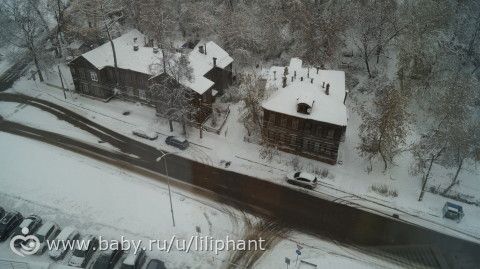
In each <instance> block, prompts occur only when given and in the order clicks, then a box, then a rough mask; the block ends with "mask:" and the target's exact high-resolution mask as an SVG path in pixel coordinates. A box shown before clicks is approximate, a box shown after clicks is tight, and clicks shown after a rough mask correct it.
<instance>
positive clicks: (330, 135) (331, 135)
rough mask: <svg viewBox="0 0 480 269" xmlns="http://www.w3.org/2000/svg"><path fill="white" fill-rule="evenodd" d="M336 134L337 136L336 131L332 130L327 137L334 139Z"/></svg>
mask: <svg viewBox="0 0 480 269" xmlns="http://www.w3.org/2000/svg"><path fill="white" fill-rule="evenodd" d="M334 134H335V130H333V129H330V130H328V133H327V137H328V138H330V139H332V138H333V135H334Z"/></svg>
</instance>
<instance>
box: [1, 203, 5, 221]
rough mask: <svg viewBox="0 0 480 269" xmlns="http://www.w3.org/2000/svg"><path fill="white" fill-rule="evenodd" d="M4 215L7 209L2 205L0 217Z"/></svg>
mask: <svg viewBox="0 0 480 269" xmlns="http://www.w3.org/2000/svg"><path fill="white" fill-rule="evenodd" d="M4 215H5V209H3V207H1V206H0V219H2V218H3V216H4Z"/></svg>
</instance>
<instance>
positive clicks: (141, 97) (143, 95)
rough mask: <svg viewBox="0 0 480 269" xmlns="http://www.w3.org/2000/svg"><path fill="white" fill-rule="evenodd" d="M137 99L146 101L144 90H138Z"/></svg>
mask: <svg viewBox="0 0 480 269" xmlns="http://www.w3.org/2000/svg"><path fill="white" fill-rule="evenodd" d="M138 98H140V99H142V100H147V94H146V92H145V90H138Z"/></svg>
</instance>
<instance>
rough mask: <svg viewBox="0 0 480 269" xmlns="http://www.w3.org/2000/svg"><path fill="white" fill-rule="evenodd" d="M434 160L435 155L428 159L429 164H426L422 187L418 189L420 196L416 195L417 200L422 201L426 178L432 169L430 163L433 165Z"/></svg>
mask: <svg viewBox="0 0 480 269" xmlns="http://www.w3.org/2000/svg"><path fill="white" fill-rule="evenodd" d="M434 160H435V157H434V156H433V155H432V158H431V159H430V165H429V166H428V170H427V173H425V176H424V177H423V183H422V189H421V190H420V196H418V201H419V202H421V201H422V199H423V195H424V194H425V187H426V186H427V181H428V178H429V177H430V171H431V170H432V165H433V161H434Z"/></svg>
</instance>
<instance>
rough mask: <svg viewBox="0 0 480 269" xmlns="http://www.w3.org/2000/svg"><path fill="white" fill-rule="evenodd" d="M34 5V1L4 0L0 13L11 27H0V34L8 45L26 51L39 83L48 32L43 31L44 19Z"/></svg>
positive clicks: (41, 79) (41, 78) (41, 76)
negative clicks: (0, 33) (33, 65)
mask: <svg viewBox="0 0 480 269" xmlns="http://www.w3.org/2000/svg"><path fill="white" fill-rule="evenodd" d="M36 4H38V3H37V2H35V1H16V0H6V1H5V2H4V3H3V8H2V9H0V12H1V14H2V16H4V17H5V18H8V19H9V20H10V22H11V24H10V26H11V27H8V28H3V27H2V30H1V32H2V35H4V36H5V38H6V40H7V41H8V42H9V43H10V44H13V45H14V46H16V47H18V48H21V49H26V51H27V52H28V56H29V57H31V59H32V60H33V63H34V64H35V68H36V69H37V72H38V77H39V79H40V81H43V74H42V71H41V70H42V68H41V58H45V57H46V56H47V55H48V52H47V51H46V50H45V42H46V38H47V36H48V31H46V30H45V29H46V28H45V27H44V22H43V21H44V18H43V17H42V14H40V12H39V9H38V6H36ZM47 29H48V28H47Z"/></svg>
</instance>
